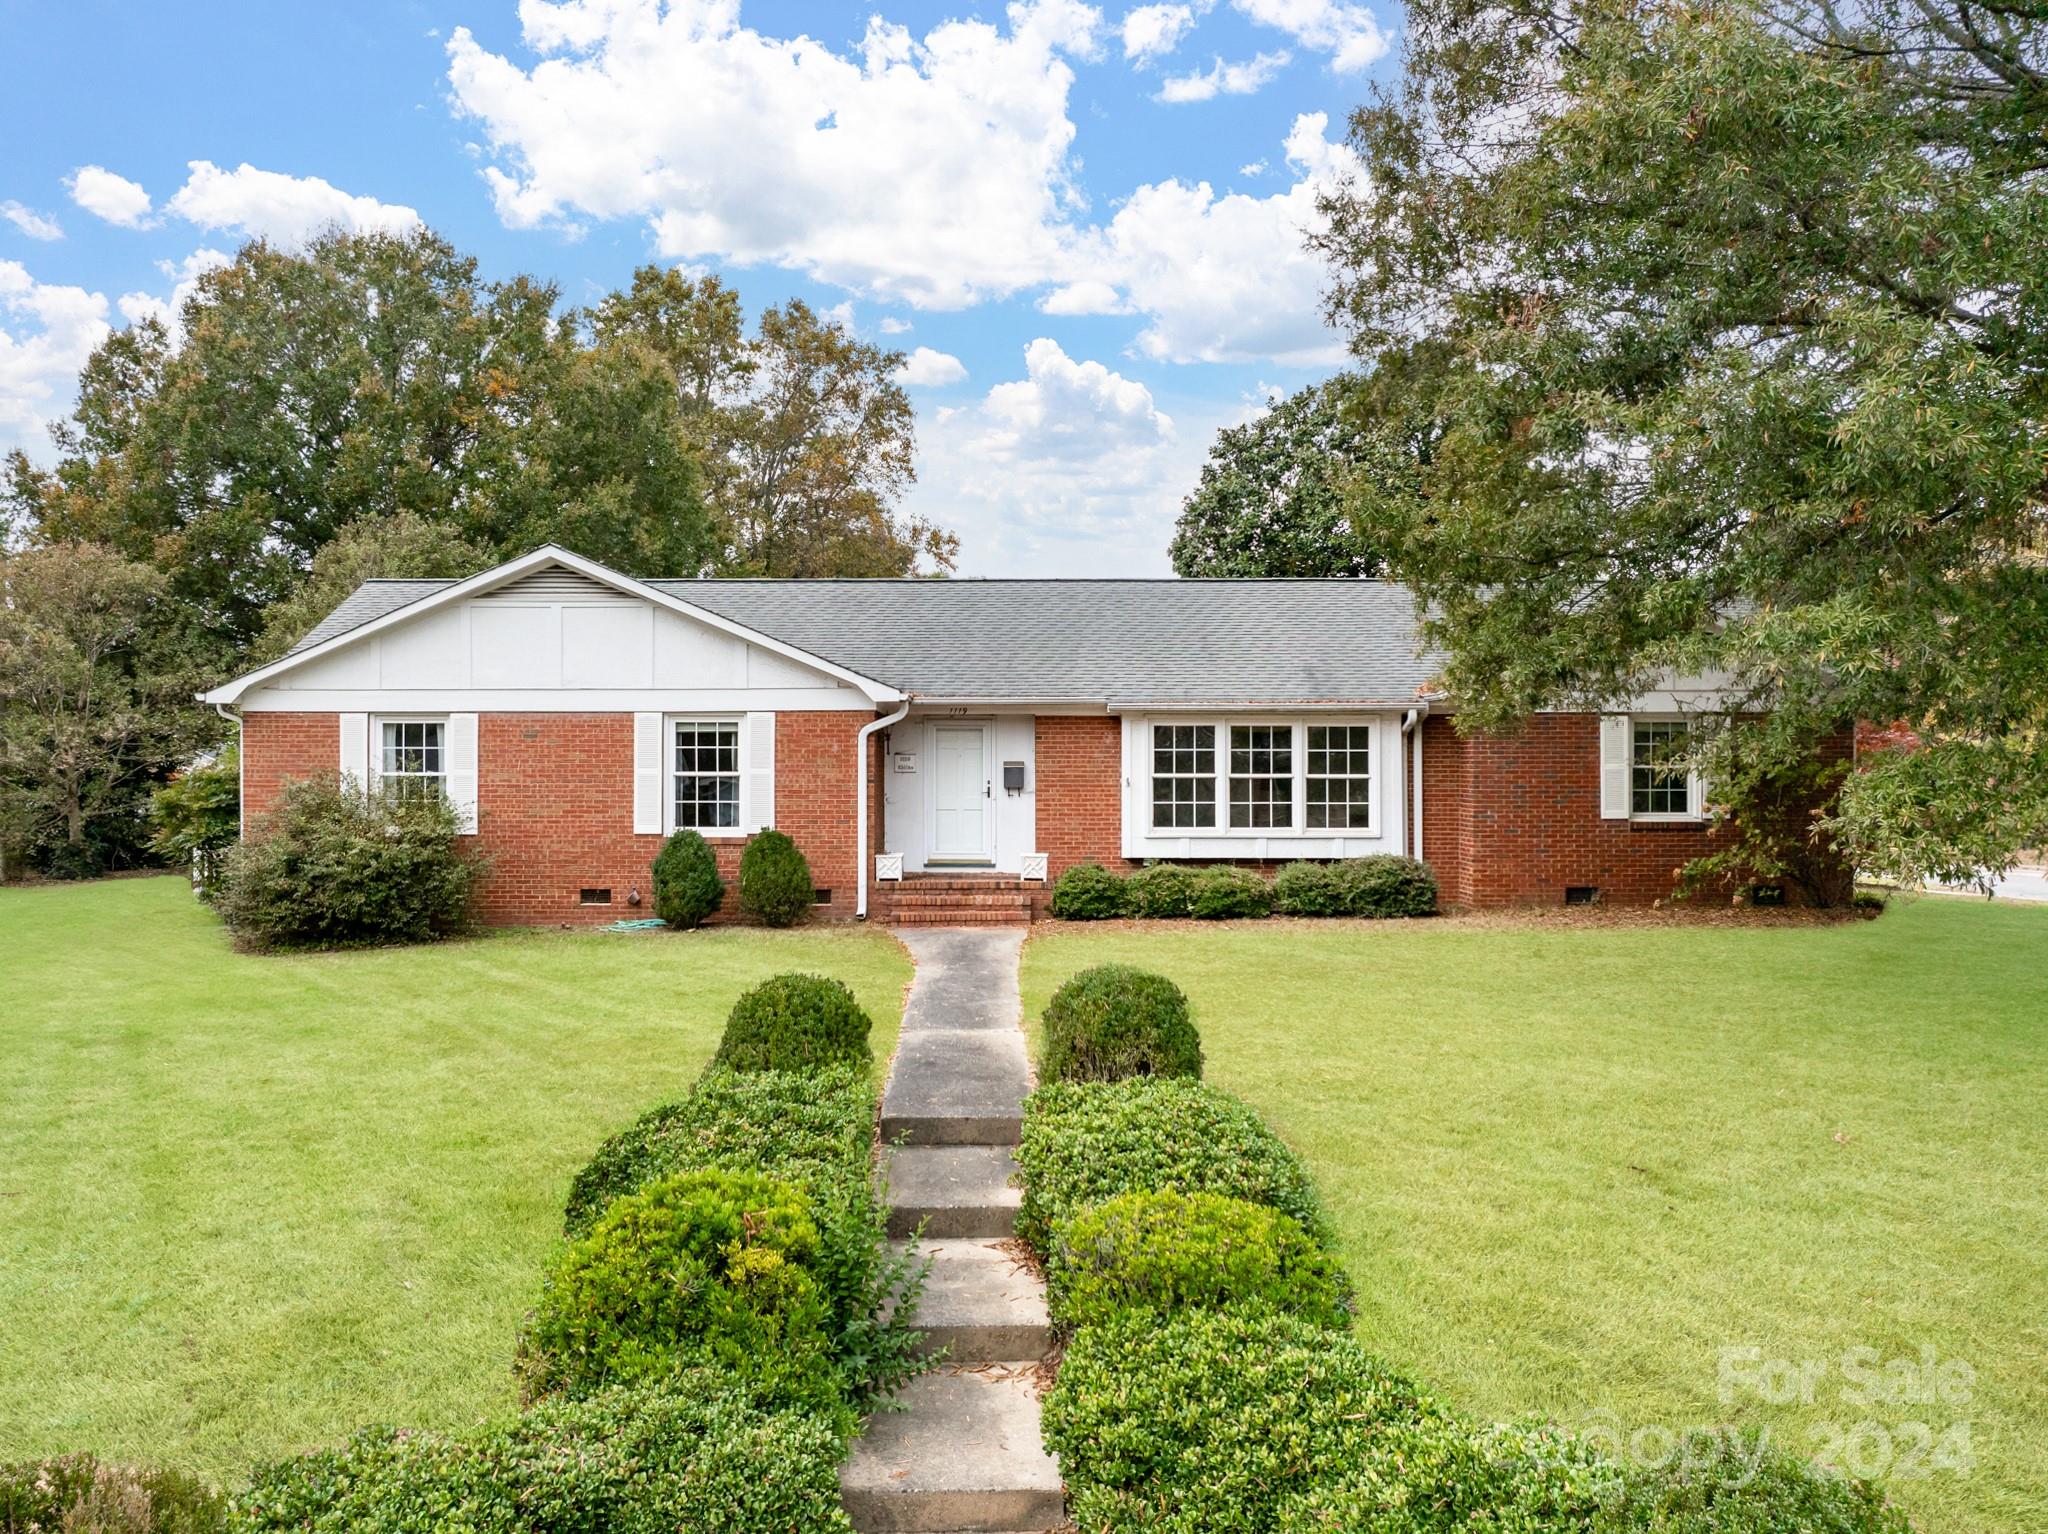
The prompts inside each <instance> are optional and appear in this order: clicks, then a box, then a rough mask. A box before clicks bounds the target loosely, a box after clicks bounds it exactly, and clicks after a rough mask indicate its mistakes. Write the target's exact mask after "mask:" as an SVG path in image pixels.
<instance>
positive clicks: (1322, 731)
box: [1303, 724, 1372, 831]
mask: <svg viewBox="0 0 2048 1534" xmlns="http://www.w3.org/2000/svg"><path fill="white" fill-rule="evenodd" d="M1371 752H1372V726H1370V725H1364V724H1312V725H1310V726H1309V727H1308V773H1307V778H1306V782H1305V783H1304V785H1303V788H1304V792H1305V793H1306V794H1307V796H1308V803H1307V805H1306V806H1305V812H1306V815H1307V819H1308V828H1309V829H1310V830H1311V831H1363V830H1367V829H1369V828H1370V827H1371V825H1372V775H1371V767H1372V757H1371Z"/></svg>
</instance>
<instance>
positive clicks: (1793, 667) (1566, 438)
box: [1320, 0, 2048, 877]
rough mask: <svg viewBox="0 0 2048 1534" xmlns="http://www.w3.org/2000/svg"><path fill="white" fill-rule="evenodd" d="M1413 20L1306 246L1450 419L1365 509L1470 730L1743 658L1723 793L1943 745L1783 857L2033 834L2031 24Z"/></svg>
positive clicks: (1881, 7)
mask: <svg viewBox="0 0 2048 1534" xmlns="http://www.w3.org/2000/svg"><path fill="white" fill-rule="evenodd" d="M1409 26H1410V31H1409V39H1408V45H1407V46H1408V53H1407V58H1406V67H1405V73H1404V77H1403V79H1402V81H1401V82H1400V83H1399V84H1398V85H1396V86H1394V87H1392V88H1390V89H1387V90H1384V91H1382V92H1380V93H1379V94H1378V95H1377V96H1376V97H1375V98H1374V99H1373V101H1372V102H1371V103H1370V104H1369V105H1367V106H1366V107H1364V108H1362V109H1361V110H1360V111H1358V112H1357V113H1356V114H1355V115H1354V117H1353V119H1352V123H1351V136H1352V142H1353V144H1354V146H1355V147H1356V148H1357V149H1358V151H1359V152H1360V154H1361V155H1362V157H1363V159H1364V160H1365V163H1366V165H1367V166H1368V167H1369V171H1370V175H1369V177H1365V178H1360V179H1359V180H1358V181H1357V182H1356V183H1355V184H1354V185H1351V186H1349V187H1347V188H1343V189H1340V190H1338V191H1336V192H1334V193H1333V194H1331V195H1329V196H1328V197H1327V198H1326V199H1325V212H1326V213H1327V215H1328V218H1329V226H1328V232H1327V234H1326V235H1324V236H1321V237H1320V244H1321V246H1322V248H1323V249H1324V251H1325V252H1326V254H1327V255H1328V256H1329V258H1330V260H1331V262H1332V265H1333V272H1334V277H1335V283H1334V287H1333V289H1332V294H1331V306H1332V311H1333V314H1334V316H1335V317H1336V318H1337V319H1338V320H1339V321H1340V322H1342V323H1344V324H1346V325H1347V326H1348V327H1349V329H1350V331H1351V336H1352V344H1353V348H1354V350H1355V351H1356V353H1357V354H1358V356H1359V357H1360V359H1361V360H1362V361H1363V362H1364V363H1365V364H1366V369H1367V374H1366V379H1365V382H1364V385H1363V387H1364V389H1365V390H1366V393H1367V398H1368V404H1369V406H1370V405H1372V404H1374V403H1377V404H1378V405H1379V406H1381V407H1385V406H1387V405H1390V404H1393V403H1395V402H1397V401H1398V403H1399V404H1401V405H1402V406H1404V407H1406V408H1419V409H1423V410H1426V411H1427V412H1428V413H1429V414H1430V415H1431V417H1432V418H1433V419H1435V420H1436V421H1438V422H1439V423H1440V427H1441V436H1440V439H1439V440H1438V442H1437V443H1436V446H1435V449H1434V451H1433V453H1432V455H1431V459H1430V462H1429V463H1428V465H1427V466H1426V467H1425V468H1424V470H1423V473H1422V476H1421V479H1420V482H1419V485H1418V486H1417V487H1416V492H1415V493H1406V492H1405V491H1401V490H1399V489H1397V490H1395V491H1393V492H1391V493H1390V492H1388V491H1386V490H1384V489H1382V488H1381V487H1379V486H1377V485H1375V484H1374V483H1373V482H1372V481H1370V480H1360V481H1358V482H1355V484H1354V493H1353V497H1352V502H1351V508H1352V514H1353V517H1354V520H1355V522H1356V525H1357V527H1358V529H1359V531H1360V533H1361V535H1362V536H1363V537H1364V538H1365V540H1366V541H1367V542H1368V543H1369V544H1371V545H1373V546H1375V547H1378V548H1381V549H1383V550H1384V551H1385V553H1386V555H1387V558H1388V562H1389V565H1390V567H1391V569H1392V572H1393V573H1394V574H1396V575H1397V576H1399V577H1401V578H1402V579H1404V580H1406V581H1408V582H1410V583H1411V584H1413V586H1414V587H1415V589H1416V592H1417V595H1418V597H1419V598H1420V599H1421V600H1422V601H1423V603H1425V604H1426V611H1427V612H1428V618H1427V621H1426V624H1425V628H1426V633H1427V637H1428V639H1429V640H1430V641H1431V642H1432V643H1433V644H1435V645H1437V646H1439V647H1440V648H1441V649H1442V650H1443V651H1444V653H1445V654H1446V656H1447V660H1446V663H1445V668H1444V676H1445V681H1446V682H1447V683H1448V685H1449V686H1450V688H1451V689H1452V690H1453V691H1454V692H1455V693H1456V694H1457V696H1458V697H1459V699H1460V702H1461V707H1462V708H1463V709H1464V710H1465V712H1464V713H1463V714H1462V715H1461V718H1462V719H1463V720H1464V721H1465V722H1466V723H1468V724H1470V725H1474V726H1480V727H1490V728H1501V727H1511V726H1512V725H1513V724H1514V723H1515V722H1516V721H1518V720H1519V719H1520V718H1522V717H1523V716H1525V715H1527V714H1528V713H1529V712H1530V711H1532V710H1534V709H1538V708H1541V707H1545V706H1555V705H1567V706H1573V705H1576V706H1597V705H1598V704H1600V703H1604V702H1608V701H1610V700H1613V699H1616V698H1619V697H1622V696H1625V695H1626V694H1628V693H1629V692H1631V691H1632V690H1634V689H1635V688H1636V687H1637V686H1638V685H1639V684H1640V683H1641V682H1642V680H1643V679H1644V678H1645V677H1647V676H1648V675H1650V674H1651V673H1653V672H1654V671H1656V670H1658V669H1661V668H1664V667H1673V668H1676V669H1678V670H1681V671H1686V672H1698V671H1703V670H1724V671H1726V672H1727V673H1729V674H1730V675H1731V676H1732V677H1733V679H1734V685H1733V698H1732V702H1731V708H1732V712H1731V714H1730V715H1728V716H1725V717H1723V718H1721V719H1719V720H1713V721H1703V724H1704V725H1705V726H1706V727H1705V728H1702V729H1701V730H1700V731H1698V732H1697V733H1696V739H1697V741H1698V748H1697V755H1698V756H1699V757H1700V758H1702V762H1703V765H1704V766H1705V768H1706V770H1707V771H1708V772H1709V774H1710V775H1711V776H1712V778H1713V779H1714V780H1715V781H1716V782H1717V783H1719V784H1721V785H1723V786H1724V788H1725V787H1726V786H1728V785H1731V784H1732V785H1736V786H1739V785H1740V784H1741V782H1742V781H1743V780H1744V779H1747V780H1748V781H1750V782H1752V783H1754V784H1758V785H1761V784H1763V783H1767V782H1770V783H1775V784H1777V785H1778V786H1779V787H1780V788H1782V787H1783V786H1784V785H1785V784H1786V783H1787V781H1788V780H1790V781H1794V782H1795V786H1796V773H1797V771H1798V767H1797V764H1799V763H1802V762H1809V761H1811V760H1812V759H1813V757H1814V755H1815V749H1816V747H1817V745H1818V744H1819V743H1820V742H1822V741H1823V740H1825V739H1826V738H1828V737H1829V736H1831V735H1834V734H1836V733H1837V732H1839V731H1840V730H1841V729H1842V728H1843V727H1844V726H1845V725H1846V724H1847V723H1848V722H1849V721H1851V720H1854V719H1858V718H1862V719H1870V720H1879V721H1892V720H1899V719H1905V720H1909V721H1911V722H1912V723H1913V724H1914V725H1915V726H1916V727H1917V728H1918V729H1919V731H1920V734H1921V736H1922V737H1923V739H1924V740H1925V742H1926V744H1925V747H1924V748H1923V749H1920V750H1902V751H1893V752H1886V753H1883V754H1881V755H1880V756H1878V757H1876V758H1875V759H1871V760H1867V761H1866V762H1864V763H1862V764H1861V765H1862V767H1863V770H1861V771H1859V772H1856V773H1854V774H1852V775H1850V777H1849V778H1848V780H1847V782H1846V785H1845V786H1844V788H1843V790H1842V796H1841V801H1840V804H1839V806H1838V807H1836V808H1834V809H1833V810H1829V808H1828V806H1827V804H1826V803H1825V801H1823V802H1821V803H1806V804H1801V805H1799V806H1797V808H1798V809H1799V811H1800V813H1798V814H1796V815H1792V816H1791V817H1790V820H1791V821H1792V822H1794V823H1796V824H1799V825H1801V826H1803V827H1806V828H1809V829H1803V830H1800V831H1797V832H1794V833H1791V834H1793V835H1796V836H1800V837H1805V838H1807V839H1809V840H1811V839H1812V838H1815V837H1818V838H1821V839H1822V840H1826V839H1829V838H1839V839H1841V840H1842V841H1843V843H1844V844H1845V845H1846V847H1847V848H1848V849H1849V850H1850V851H1851V852H1853V853H1854V855H1856V856H1857V857H1858V858H1859V859H1861V860H1862V861H1863V864H1864V866H1866V867H1871V868H1875V869H1879V870H1882V871H1885V872H1889V873H1891V874H1894V875H1897V876H1901V877H1914V876H1922V875H1939V876H1947V877H1956V876H1963V877H1967V876H1969V875H1971V874H1973V873H1974V872H1976V870H1977V869H1979V868H1982V867H1989V868H1994V869H1995V868H1999V867H2002V866H2004V865H2007V864H2009V863H2010V861H2011V860H2012V858H2013V855H2014V853H2015V851H2016V850H2017V849H2019V848H2023V847H2026V846H2028V845H2030V844H2038V843H2039V842H2041V841H2042V840H2044V839H2048V732H2044V730H2043V725H2044V722H2048V580H2044V568H2043V562H2042V559H2041V552H2042V550H2043V548H2044V546H2048V540H2044V490H2043V487H2044V483H2048V476H2044V468H2048V284H2043V283H2042V282H2041V281H2040V278H2039V271H2038V268H2039V265H2040V259H2041V253H2042V252H2043V250H2044V249H2048V197H2044V196H2043V195H2042V190H2043V188H2042V176H2043V173H2044V172H2043V166H2044V164H2048V160H2044V150H2048V41H2044V27H2043V24H2042V17H2041V15H2040V13H2039V12H2038V10H2037V9H2033V8H2028V7H2017V8H2015V7H2008V6H2004V5H2002V4H1997V3H1983V0H1944V3H1937V0H1875V3H1872V4H1869V5H1864V6H1859V7H1856V8H1854V9H1852V10H1849V11H1841V10H1837V9H1836V8H1834V7H1833V6H1832V5H1831V4H1828V3H1826V0H1738V3H1726V4H1680V5H1647V4H1640V3H1631V0H1507V3H1504V4H1494V3H1487V4H1480V3H1477V0H1419V3H1418V4H1416V5H1414V6H1413V7H1411V9H1410V12H1409ZM1772 798H1773V794H1772V793H1760V794H1756V795H1753V796H1752V802H1751V803H1748V804H1742V803H1731V804H1730V805H1729V809H1730V810H1731V811H1732V813H1733V814H1734V815H1735V817H1736V818H1737V819H1738V820H1739V821H1742V820H1745V819H1746V817H1745V812H1746V811H1747V810H1750V809H1755V810H1757V811H1759V812H1762V811H1766V810H1768V809H1769V806H1770V802H1771V799H1772ZM1778 808H1779V809H1780V810H1784V809H1786V808H1787V806H1785V805H1784V804H1782V803H1780V804H1779V806H1778ZM1816 810H1820V811H1822V814H1821V816H1820V817H1819V818H1818V819H1816V817H1815V814H1814V812H1815V811H1816ZM1747 823H1751V824H1761V821H1760V820H1758V819H1757V818H1756V817H1747ZM1814 827H1818V829H1817V830H1816V829H1811V828H1814Z"/></svg>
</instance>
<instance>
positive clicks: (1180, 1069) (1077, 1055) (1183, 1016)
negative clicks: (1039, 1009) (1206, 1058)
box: [1038, 964, 1202, 1081]
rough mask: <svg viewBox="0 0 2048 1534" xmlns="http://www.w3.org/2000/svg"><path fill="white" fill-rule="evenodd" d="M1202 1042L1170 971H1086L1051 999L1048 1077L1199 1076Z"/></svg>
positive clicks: (1043, 1074) (1045, 1049)
mask: <svg viewBox="0 0 2048 1534" xmlns="http://www.w3.org/2000/svg"><path fill="white" fill-rule="evenodd" d="M1201 1074H1202V1041H1201V1039H1200V1037H1199V1036H1198V1035H1197V1034H1196V1032H1195V1025H1194V1023H1193V1022H1191V1021H1190V1020H1189V1018H1188V999H1187V997H1186V996H1184V995H1182V994H1181V989H1180V987H1179V986H1177V985H1175V984H1174V983H1173V982H1172V981H1171V980H1168V979H1167V978H1166V977H1165V976H1164V975H1155V974H1152V973H1151V972H1150V971H1148V970H1142V969H1134V968H1132V967H1131V966H1130V965H1128V964H1101V965H1097V966H1096V967H1095V968H1094V969H1084V970H1082V971H1081V973H1079V974H1078V975H1075V976H1074V977H1073V978H1071V979H1070V980H1068V981H1067V982H1066V984H1064V985H1062V986H1061V987H1060V988H1059V989H1058V990H1057V991H1054V992H1053V994H1052V1000H1051V1001H1049V1002H1047V1003H1046V1007H1045V1018H1044V1031H1043V1039H1042V1041H1041V1043H1040V1046H1039V1055H1038V1076H1039V1079H1040V1080H1041V1081H1123V1080H1125V1079H1127V1078H1129V1077H1132V1076H1200V1075H1201Z"/></svg>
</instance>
